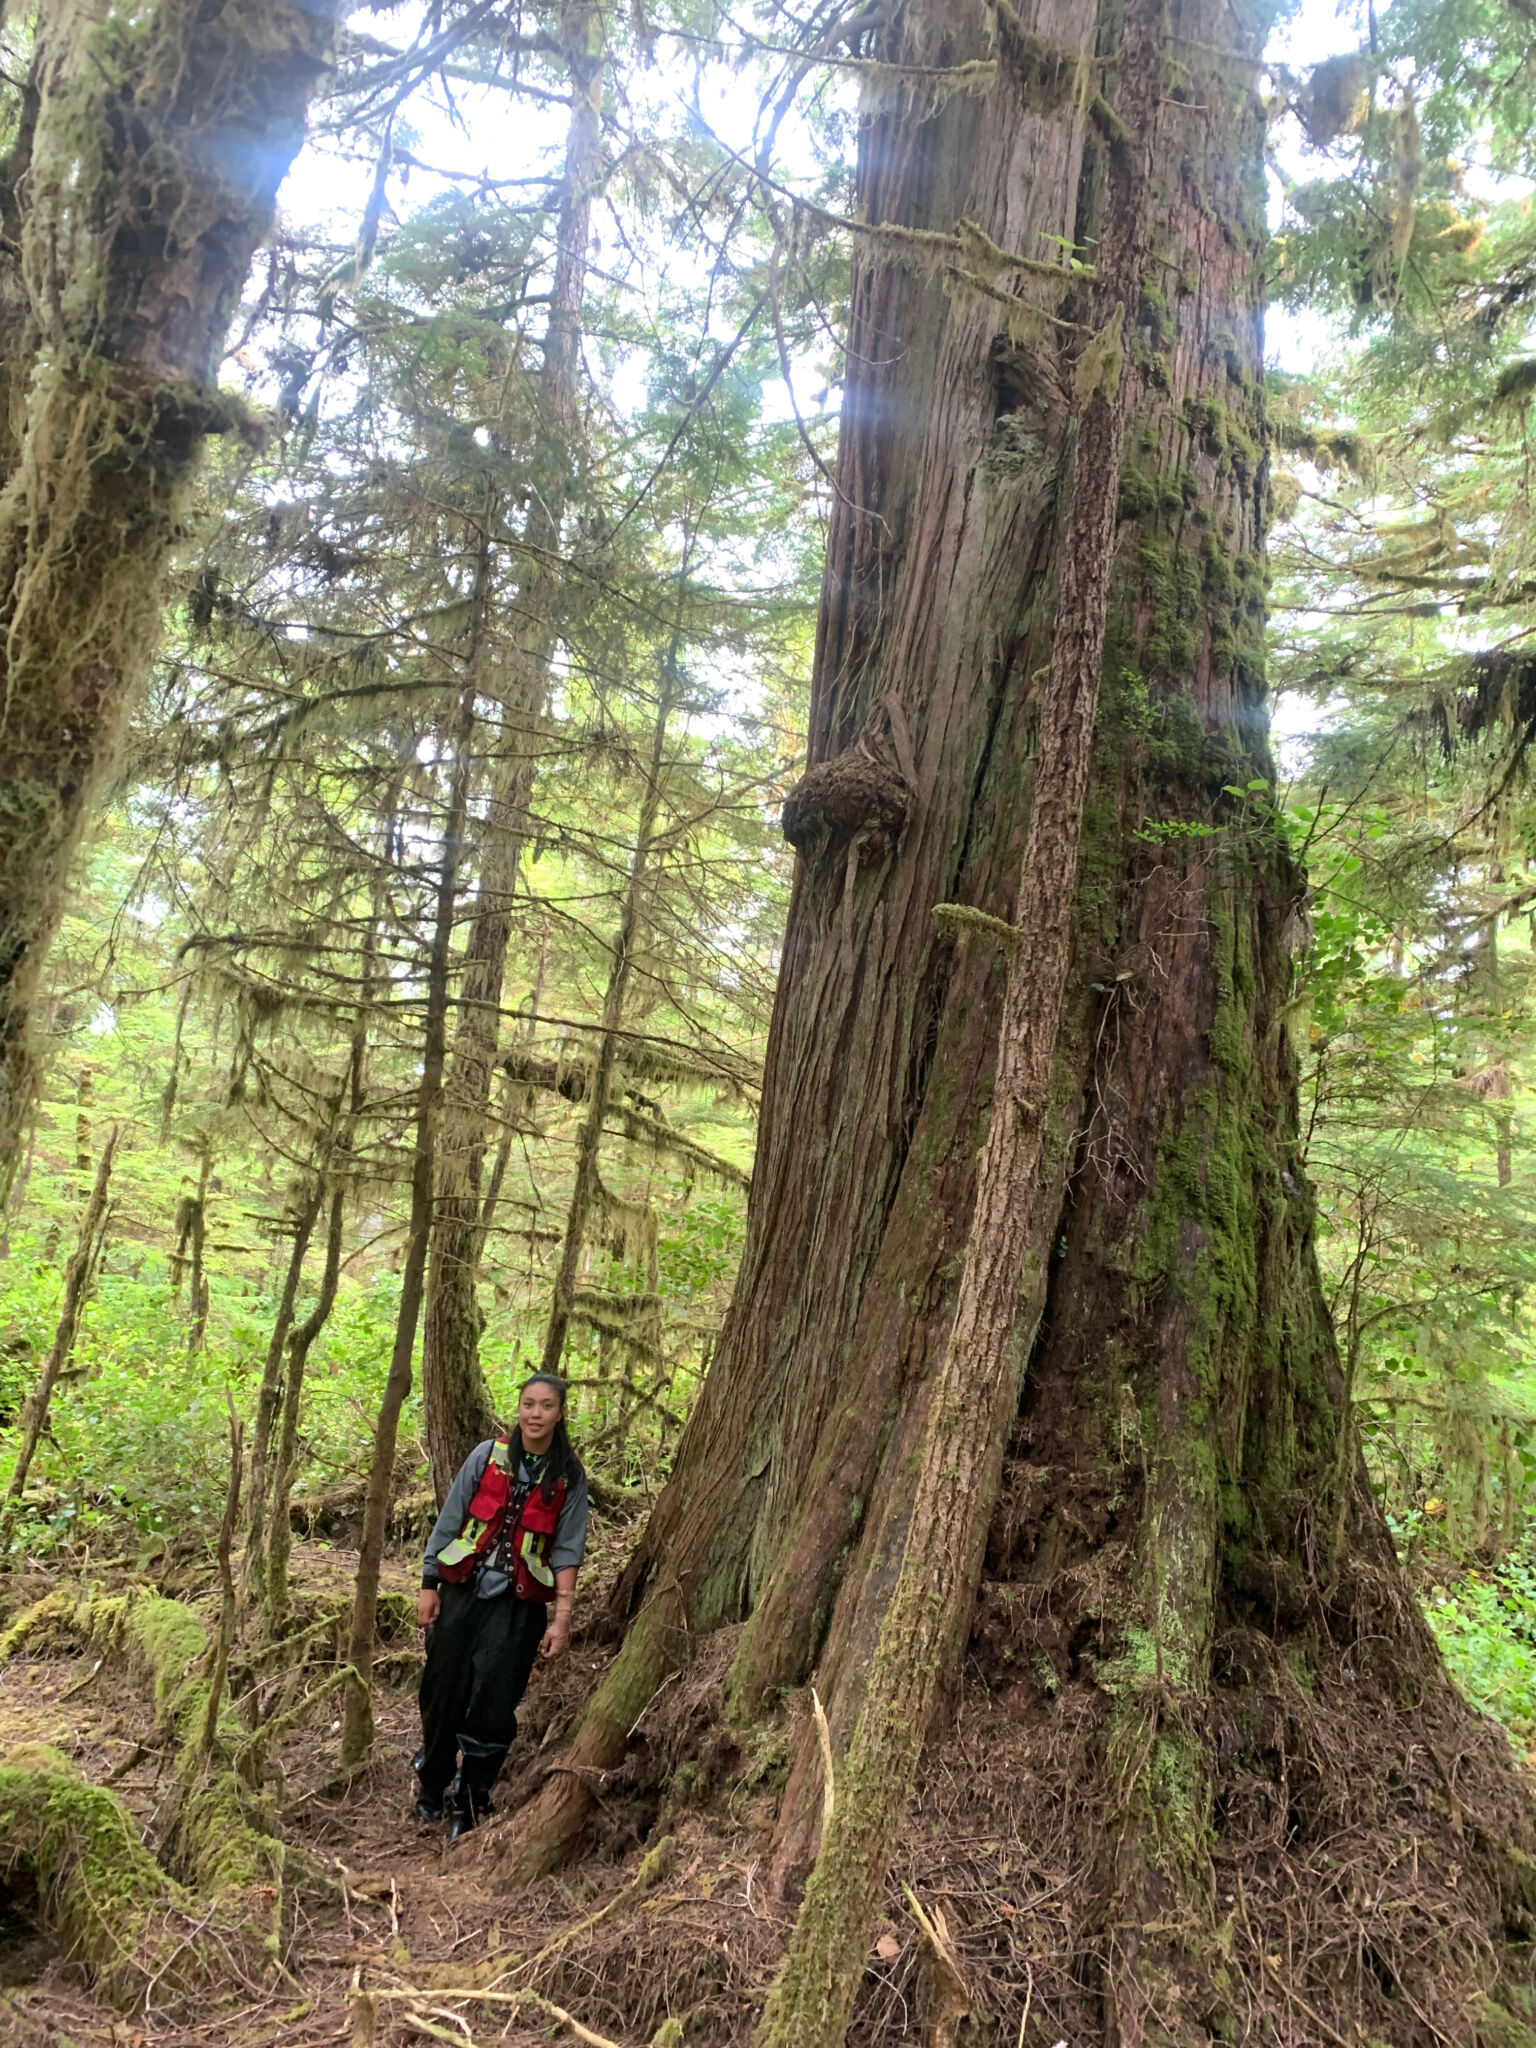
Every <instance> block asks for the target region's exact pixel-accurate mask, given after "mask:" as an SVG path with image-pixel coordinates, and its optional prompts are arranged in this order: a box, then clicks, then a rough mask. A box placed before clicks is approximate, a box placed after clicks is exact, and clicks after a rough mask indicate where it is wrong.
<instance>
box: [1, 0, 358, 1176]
mask: <svg viewBox="0 0 1536 2048" xmlns="http://www.w3.org/2000/svg"><path fill="white" fill-rule="evenodd" d="M335 11H336V0H304V4H299V0H224V4H222V5H217V6H210V5H208V4H207V0H155V4H152V5H128V4H126V0H45V4H44V5H43V6H42V7H41V8H40V9H39V10H38V21H37V39H36V44H35V48H34V55H33V60H32V66H31V71H30V74H29V77H28V80H27V86H26V93H25V106H24V118H23V121H22V124H21V129H20V134H19V137H18V140H17V143H16V145H15V148H14V150H13V152H12V155H11V157H10V159H9V160H8V161H7V162H6V164H5V165H4V166H3V168H0V188H3V190H0V221H4V222H5V224H6V227H7V236H6V241H7V244H8V245H9V246H8V247H6V248H5V249H3V250H0V271H3V273H4V275H3V276H0V334H3V340H4V346H5V369H4V373H3V388H4V397H5V412H6V417H4V418H3V419H0V482H3V491H0V791H3V795H0V1184H3V1180H4V1179H5V1178H6V1177H7V1176H8V1173H9V1168H10V1162H11V1161H13V1160H14V1157H15V1152H16V1143H17V1135H18V1131H19V1128H20V1125H21V1123H22V1120H23V1116H24V1111H25V1105H26V1100H27V1095H28V1091H29V1088H30V1070H29V1065H28V1058H27V1044H26V1033H27V1018H28V1010H29V1007H30V1004H31V1001H32V998H33V994H34V992H35V990H36V987H37V981H38V976H39V974H40V972H41V968H42V962H43V958H44V956H45V954H46V952H47V949H48V944H49V941H50V939H51V937H52V935H53V931H54V928H55V926H56V924H57V921H58V917H59V913H60V908H61V901H62V892H63V888H64V883H65V879H66V876H67V872H68V868H69V862H70V859H71V857H72V855H73V854H74V851H75V849H76V847H77V845H78V844H79V841H80V837H81V834H82V832H83V830H84V829H85V825H86V823H87V820H88V817H89V811H90V804H91V798H92V795H93V792H94V791H95V789H96V788H97V786H98V784H99V780H100V777H101V774H102V772H103V770H104V768H105V767H106V764H107V762H108V761H109V759H110V756H111V752H112V749H113V746H114V744H115V743H116V740H117V737H118V733H119V730H120V728H121V726H122V722H123V718H124V715H125V712H126V709H127V706H128V702H129V699H130V694H131V691H132V688H133V685H134V684H135V683H136V682H137V680H138V679H139V678H140V677H141V676H142V674H143V673H144V670H145V669H146V667H147V665H148V663H149V660H150V658H151V656H152V655H153V652H154V649H155V647H156V645H157V643H158V641H159V637H160V615H161V608H162V603H163V591H162V573H163V570H164V567H165V563H166V558H167V556H168V554H169V552H170V549H171V546H172V544H173V542H174V540H175V538H176V535H177V532H178V530H179V523H180V520H181V517H182V514H183V511H184V509H185V503H186V491H187V486H188V483H189V482H190V480H191V478H192V475H193V472H194V470H195V467H196V464H197V458H198V455H199V453H200V451H201V448H202V445H203V441H204V439H205V437H206V436H207V435H208V434H209V433H216V432H225V431H228V430H229V429H231V428H232V427H237V426H238V425H239V424H240V418H241V415H240V412H239V408H238V406H237V405H236V404H235V402H234V401H232V399H231V398H230V397H229V396H228V395H226V394H224V393H222V392H220V391H219V389H218V386H217V375H218V364H219V353H220V350H221V348H222V346H223V343H224V337H225V333H226V330H227V328H228V325H229V321H230V316H231V315H232V313H233V312H234V309H235V307H236V305H237V304H238V302H239V298H240V293H241V290H242V288H243V286H244V283H245V276H246V271H247V269H248V267H249V264H250V260H251V257H252V254H253V253H254V251H255V249H256V248H257V246H258V244H259V243H260V241H261V238H262V237H263V235H265V233H266V231H267V228H268V226H269V225H270V223H271V219H272V209H273V204H274V202H275V199H276V196H277V188H278V185H279V184H280V183H281V181H282V178H283V176H284V173H285V172H286V171H287V169H288V166H289V164H290V163H291V162H292V160H293V157H294V155H295V153H296V152H297V150H298V148H299V145H300V143H301V142H302V140H303V136H304V117H305V111H306V109H307V107H308V104H309V101H310V98H311V96H312V94H313V93H314V91H315V89H316V87H317V86H318V84H319V83H320V81H321V79H322V78H323V77H324V76H325V75H326V72H327V70H328V68H329V66H330V62H331V41H332V35H333V30H334V16H335Z"/></svg>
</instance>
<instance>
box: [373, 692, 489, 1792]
mask: <svg viewBox="0 0 1536 2048" xmlns="http://www.w3.org/2000/svg"><path fill="white" fill-rule="evenodd" d="M474 728H475V693H474V687H473V685H472V684H471V685H469V686H468V687H466V689H465V690H464V693H463V696H462V698H461V699H460V703H459V712H458V717H457V719H456V720H455V723H454V730H453V760H452V768H451V773H450V784H449V798H448V816H447V823H446V825H445V827H444V832H443V853H442V867H441V869H440V872H439V877H438V887H437V904H436V909H435V912H434V916H433V924H432V942H431V948H430V951H429V953H428V958H427V996H426V1011H425V1016H424V1019H423V1027H422V1060H421V1085H420V1087H419V1089H418V1091H417V1097H416V1142H415V1149H414V1153H413V1157H412V1163H411V1213H410V1222H409V1225H408V1227H407V1233H406V1245H405V1260H404V1264H403V1266H402V1269H401V1279H400V1307H399V1312H398V1314H397V1317H396V1321H395V1341H394V1347H393V1350H392V1351H391V1354H390V1361H389V1376H388V1378H387V1379H386V1381H385V1383H384V1395H383V1399H382V1400H381V1401H380V1403H379V1414H378V1420H377V1421H376V1423H375V1424H374V1431H373V1452H372V1457H371V1459H370V1462H369V1466H368V1481H367V1485H366V1488H365V1490H364V1494H363V1530H362V1535H361V1538H360V1539H359V1542H358V1549H357V1583H356V1588H355V1591H354V1594H353V1601H352V1626H351V1632H350V1635H349V1638H348V1646H347V1660H348V1663H349V1664H350V1666H351V1669H352V1679H351V1682H350V1683H349V1684H348V1685H347V1687H346V1690H345V1695H344V1699H343V1706H342V1728H341V1764H342V1768H343V1769H344V1770H350V1769H353V1768H354V1767H355V1766H356V1765H358V1764H360V1763H361V1762H362V1761H363V1759H364V1757H366V1755H367V1754H368V1751H369V1749H370V1747H371V1746H372V1743H373V1698H372V1690H373V1688H372V1672H373V1637H374V1625H375V1622H376V1619H377V1616H378V1605H379V1569H380V1566H381V1565H382V1563H383V1560H384V1539H385V1537H386V1536H387V1535H388V1533H389V1502H390V1491H391V1488H392V1486H393V1484H394V1476H395V1447H396V1444H397V1443H398V1441H399V1435H400V1411H401V1409H402V1408H403V1407H404V1406H405V1399H406V1396H407V1395H408V1394H409V1393H410V1391H411V1359H412V1354H413V1353H414V1351H415V1349H416V1329H417V1324H418V1323H419V1321H420V1318H421V1303H422V1295H423V1293H424V1292H425V1282H426V1272H427V1239H428V1236H429V1234H430V1232H431V1228H432V1178H433V1153H434V1147H435V1144H436V1139H437V1123H438V1116H439V1113H440V1110H441V1106H442V1095H443V1069H444V1066H445V1064H446V1061H447V1046H448V964H449V953H450V949H451V947H452V943H453V909H454V901H455V897H456V895H457V891H458V877H459V864H460V859H461V856H462V852H463V839H464V824H465V819H466V816H467V813H468V808H469V777H470V767H471V756H472V747H473V738H474Z"/></svg>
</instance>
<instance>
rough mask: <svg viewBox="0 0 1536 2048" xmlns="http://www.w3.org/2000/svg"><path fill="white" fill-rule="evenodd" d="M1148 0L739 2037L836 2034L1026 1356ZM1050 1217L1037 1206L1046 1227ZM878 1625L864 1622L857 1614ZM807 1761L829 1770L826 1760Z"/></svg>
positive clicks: (1106, 507) (1124, 398) (1136, 280)
mask: <svg viewBox="0 0 1536 2048" xmlns="http://www.w3.org/2000/svg"><path fill="white" fill-rule="evenodd" d="M1161 17H1162V0H1128V4H1127V6H1126V9H1125V14H1124V19H1123V22H1122V25H1121V33H1120V37H1119V47H1118V49H1117V51H1116V52H1115V55H1116V59H1117V67H1118V70H1119V73H1120V75H1121V78H1122V81H1123V83H1122V88H1121V92H1120V96H1119V105H1118V106H1117V108H1116V118H1117V120H1118V121H1119V123H1120V125H1121V126H1122V128H1123V129H1124V131H1125V134H1124V138H1123V139H1122V140H1121V141H1120V142H1119V144H1118V146H1117V147H1116V148H1115V149H1114V150H1112V151H1111V152H1109V155H1108V161H1107V163H1106V164H1105V166H1104V185H1105V187H1106V197H1105V201H1104V205H1103V210H1102V215H1101V218H1100V221H1099V222H1098V227H1099V232H1098V234H1097V236H1096V237H1095V240H1096V243H1097V260H1096V264H1095V277H1094V290H1093V292H1092V294H1091V301H1090V303H1091V305H1092V308H1093V313H1092V318H1091V320H1090V323H1089V332H1088V335H1087V337H1086V339H1084V340H1082V341H1080V342H1079V344H1078V348H1077V352H1076V354H1075V356H1074V357H1072V358H1070V359H1069V363H1068V365H1067V369H1068V377H1067V380H1066V381H1068V382H1069V383H1071V384H1072V385H1073V386H1074V387H1079V388H1074V389H1073V394H1072V395H1073V400H1074V407H1073V419H1072V423H1071V425H1072V435H1071V439H1072V446H1071V450H1070V454H1069V457H1068V462H1067V468H1066V478H1065V490H1066V495H1067V499H1068V509H1067V513H1066V517H1065V519H1064V521H1063V527H1064V532H1063V537H1062V546H1061V568H1060V575H1059V584H1058V590H1057V597H1056V609H1055V616H1054V619H1053V621H1052V627H1051V652H1050V663H1049V667H1048V672H1047V676H1046V683H1045V691H1044V699H1043V702H1042V705H1041V711H1040V733H1039V739H1038V743H1037V748H1038V751H1037V759H1036V765H1035V775H1034V786H1033V789H1032V791H1031V796H1030V807H1029V830H1028V837H1027V839H1026V841H1025V848H1024V862H1023V868H1022V871H1021V874H1020V877H1019V884H1018V905H1017V910H1016V913H1015V926H1014V931H1013V934H1012V938H1011V942H1006V941H1005V948H1006V957H1007V976H1006V981H1005V985H1004V989H1003V1003H1002V1021H1001V1026H1000V1033H999V1042H998V1056H997V1073H996V1077H995V1080H994V1084H993V1091H992V1104H991V1114H990V1118H989V1122H988V1129H987V1142H986V1145H985V1147H984V1149H983V1151H982V1155H981V1161H980V1165H979V1167H978V1170H977V1179H976V1198H975V1208H974V1212H973V1214H972V1217H971V1227H970V1233H969V1236H968V1238H967V1241H966V1247H965V1258H964V1262H963V1264H962V1267H961V1271H960V1279H959V1285H958V1287H957V1290H956V1300H955V1311H954V1319H953V1322H952V1323H951V1325H950V1330H949V1336H948V1339H947V1341H946V1343H945V1347H944V1352H943V1356H942V1359H941V1361H940V1363H939V1366H938V1370H937V1371H936V1372H935V1373H934V1375H933V1378H932V1380H931V1382H930V1383H929V1385H928V1387H927V1388H926V1389H925V1390H924V1397H923V1398H922V1399H921V1400H920V1401H915V1402H914V1404H913V1405H914V1409H918V1410H921V1411H924V1412H922V1419H921V1433H920V1434H918V1433H917V1432H916V1431H915V1430H914V1438H915V1442H916V1446H917V1449H918V1453H919V1455H918V1457H917V1459H916V1475H915V1488H914V1499H913V1501H912V1503H911V1506H910V1509H909V1514H908V1521H907V1528H906V1531H905V1536H904V1540H903V1543H902V1546H901V1550H900V1562H899V1566H898V1569H897V1571H896V1574H895V1579H894V1583H893V1584H892V1585H891V1586H890V1590H889V1592H888V1593H887V1591H886V1588H885V1586H884V1584H881V1585H879V1586H878V1587H877V1588H876V1589H875V1590H874V1592H873V1597H872V1598H866V1600H865V1605H866V1606H868V1607H871V1608H872V1609H873V1610H874V1614H875V1615H878V1633H877V1636H876V1661H875V1664H874V1667H873V1668H872V1669H871V1670H870V1671H869V1673H868V1674H867V1677H866V1679H865V1681H864V1687H863V1690H864V1699H863V1703H862V1706H861V1709H860V1711H859V1714H858V1718H857V1721H856V1722H855V1725H854V1729H853V1735H852V1740H851V1743H850V1746H849V1751H848V1759H847V1778H846V1782H845V1786H844V1796H843V1798H842V1799H841V1800H840V1801H838V1802H837V1803H836V1804H835V1805H834V1806H833V1808H832V1809H831V1810H830V1811H829V1812H828V1814H827V1817H826V1820H825V1823H824V1825H823V1828H822V1832H821V1840H820V1846H819V1850H818V1854H817V1861H816V1867H815V1869H814V1871H813V1872H812V1874H811V1879H810V1882H809V1884H808V1886H807V1889H806V1895H805V1899H804V1902H803V1904H802V1906H801V1909H800V1913H799V1916H798V1918H797V1919H796V1922H795V1926H794V1931H793V1934H792V1936H791V1939H790V1943H789V1948H788V1951H787V1953H786V1955H785V1959H784V1966H783V1969H782V1970H781V1972H780V1974H779V1976H778V1978H777V1979H776V1981H775V1983H774V1986H773V1990H772V1993H771V1995H770V1997H769V2001H768V2005H767V2008H766V2010H765V2012H764V2015H763V2021H762V2025H761V2027H760V2028H759V2030H758V2034H757V2036H756V2039H757V2041H758V2042H759V2043H760V2044H761V2048H817V2044H824V2048H837V2044H838V2043H839V2042H840V2041H841V2040H842V2038H843V2033H844V2030H845V2028H846V2027H847V2024H848V2019H849V2015H850V2013H851V2012H852V2009H853V2001H854V1997H855V1994H856V1993H857V1990H858V1986H859V1981H860V1979H861V1977H862V1976H863V1970H864V1958H865V1956H866V1954H867V1952H868V1949H869V1941H870V1926H871V1922H872V1921H873V1919H874V1916H875V1913H876V1910H877V1907H878V1903H879V1900H880V1898H881V1896H882V1894H883V1892H884V1889H885V1881H886V1875H887V1872H888V1870H889V1868H890V1861H891V1854H892V1851H893V1849H894V1847H895V1843H896V1839H897V1835H898V1833H899V1831H900V1828H901V1823H902V1819H903V1816H904V1813H905V1809H906V1804H907V1800H908V1798H909V1797H910V1794H911V1790H912V1785H913V1780H914V1777H915V1774H916V1771H917V1766H918V1759H919V1757H920V1756H921V1754H922V1749H923V1744H924V1742H925V1740H926V1737H927V1733H928V1729H929V1725H930V1723H931V1721H932V1718H933V1712H934V1708H935V1705H936V1704H937V1702H938V1701H939V1700H940V1699H941V1698H942V1697H943V1695H944V1693H945V1691H946V1689H947V1687H948V1683H949V1679H950V1674H951V1673H952V1671H953V1668H954V1664H955V1661H956V1658H957V1656H958V1654H959V1652H960V1650H961V1648H962V1647H963V1644H964V1639H965V1632H966V1630H967V1629H968V1627H969V1624H970V1617H971V1611H972V1606H973V1602H974V1599H975V1589H976V1583H977V1580H978V1578H979V1575H980V1571H981V1561H982V1553H983V1550H984V1547H985V1544H986V1538H987V1531H988V1528H989V1526H990V1524H991V1519H992V1510H993V1507H994V1505H995V1503H996V1500H997V1491H998V1483H999V1480H1000V1478H1001V1475H1002V1465H1003V1449H1004V1446H1005V1444H1006V1442H1007V1438H1008V1425H1009V1420H1010V1418H1011V1416H1012V1415H1013V1413H1014V1412H1015V1410H1016V1409H1017V1406H1018V1399H1019V1388H1020V1382H1021V1379H1022V1371H1023V1364H1024V1357H1023V1346H1022V1345H1021V1344H1020V1342H1019V1341H1018V1331H1017V1319H1018V1307H1019V1293H1020V1288H1021V1286H1022V1283H1023V1281H1024V1276H1025V1272H1026V1270H1027V1268H1028V1267H1029V1265H1030V1264H1031V1262H1032V1255H1033V1263H1034V1264H1035V1265H1036V1266H1038V1264H1039V1263H1040V1261H1039V1252H1040V1249H1041V1247H1040V1246H1039V1244H1038V1242H1036V1241H1035V1239H1036V1237H1037V1235H1038V1229H1039V1217H1038V1211H1039V1210H1040V1208H1041V1207H1042V1205H1041V1204H1040V1203H1039V1202H1038V1200H1037V1196H1038V1194H1039V1191H1040V1168H1041V1164H1042V1160H1043V1158H1044V1152H1045V1143H1046V1136H1047V1126H1048V1122H1049V1105H1050V1093H1051V1078H1052V1069H1053V1066H1054V1062H1055V1054H1056V1038H1057V1031H1058V1027H1059V1024H1060V1020H1061V1008H1062V1003H1063V1000H1064V998H1065V995H1066V986H1067V976H1068V972H1069V969H1070V966H1071V954H1072V905H1073V899H1074V896H1075V893H1076V885H1077V862H1078V846H1079V842H1080V840H1081V837H1082V822H1083V805H1084V801H1085V799H1086V797H1087V793H1088V777H1089V770H1090V766H1091V763H1092V756H1093V739H1094V726H1095V720H1096V716H1097V710H1098V698H1099V679H1100V672H1101V669H1102V666H1103V659H1104V634H1105V626H1106V623H1107V620H1108V614H1109V601H1110V581H1111V570H1112V566H1113V560H1114V532H1115V508H1116V502H1117V499H1118V495H1119V485H1120V469H1121V462H1122V458H1123V455H1124V450H1125V432H1126V423H1127V420H1128V418H1129V416H1130V411H1131V406H1132V402H1133V399H1134V395H1135V387H1136V371H1135V369H1134V367H1133V366H1132V365H1131V364H1129V363H1128V362H1127V361H1126V357H1125V349H1124V345H1123V339H1122V335H1123V329H1124V323H1125V310H1126V307H1127V305H1128V304H1132V303H1134V302H1135V300H1136V299H1137V298H1138V297H1139V292H1140V280H1141V273H1142V267H1143V265H1144V264H1145V262H1146V258H1147V253H1148V240H1149V231H1150V226H1151V207H1150V200H1151V175H1150V174H1151V163H1150V156H1151V145H1152V141H1153V138H1154V136H1155V134H1156V126H1157V123H1156V115H1157V105H1158V98H1159V93H1160V88H1161V72H1162V62H1161V59H1162V50H1161V36H1160V30H1161V25H1162V20H1161ZM1050 1220H1051V1219H1050V1218H1049V1217H1047V1221H1050ZM872 1624H873V1616H872V1617H871V1622H870V1623H869V1624H867V1625H872ZM829 1754H830V1752H828V1753H827V1754H824V1756H823V1760H822V1768H823V1772H824V1773H825V1771H826V1770H827V1768H828V1763H827V1755H829Z"/></svg>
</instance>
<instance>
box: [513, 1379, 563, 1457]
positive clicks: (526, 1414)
mask: <svg viewBox="0 0 1536 2048" xmlns="http://www.w3.org/2000/svg"><path fill="white" fill-rule="evenodd" d="M559 1420H560V1396H559V1395H558V1394H557V1393H556V1392H555V1390H554V1388H553V1387H546V1386H544V1385H543V1384H542V1383H540V1384H539V1385H536V1386H532V1387H524V1389H523V1391H522V1393H521V1394H520V1395H519V1396H518V1400H517V1426H518V1428H519V1429H520V1430H521V1431H522V1433H523V1448H524V1450H528V1451H532V1452H533V1453H534V1455H535V1456H536V1457H537V1456H538V1454H539V1453H540V1452H541V1451H547V1450H548V1449H549V1444H550V1439H551V1438H552V1437H553V1435H554V1433H555V1424H556V1423H557V1422H558V1421H559Z"/></svg>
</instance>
